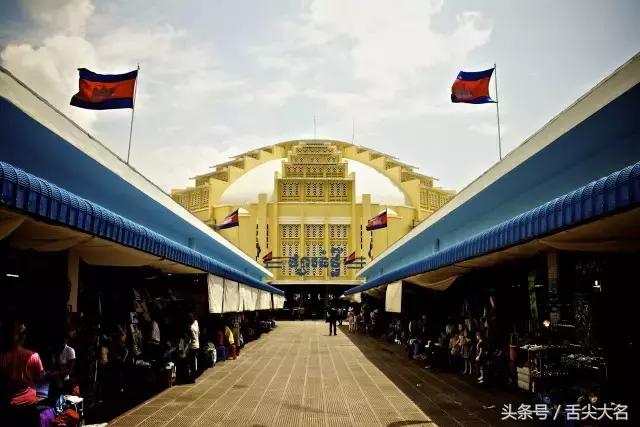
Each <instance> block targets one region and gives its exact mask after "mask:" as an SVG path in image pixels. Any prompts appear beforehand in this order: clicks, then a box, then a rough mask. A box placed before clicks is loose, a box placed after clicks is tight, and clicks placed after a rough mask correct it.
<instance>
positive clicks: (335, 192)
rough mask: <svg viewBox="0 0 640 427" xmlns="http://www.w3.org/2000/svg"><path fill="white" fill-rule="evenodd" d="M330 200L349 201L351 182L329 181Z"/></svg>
mask: <svg viewBox="0 0 640 427" xmlns="http://www.w3.org/2000/svg"><path fill="white" fill-rule="evenodd" d="M329 201H330V202H347V201H349V184H348V183H347V182H344V181H339V182H330V183H329Z"/></svg>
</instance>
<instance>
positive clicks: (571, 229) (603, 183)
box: [345, 162, 640, 295]
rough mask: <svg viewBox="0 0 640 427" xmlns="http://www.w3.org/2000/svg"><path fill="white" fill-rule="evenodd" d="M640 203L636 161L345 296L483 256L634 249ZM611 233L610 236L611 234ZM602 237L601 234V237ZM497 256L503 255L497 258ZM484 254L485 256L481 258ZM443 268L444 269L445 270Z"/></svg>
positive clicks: (462, 266)
mask: <svg viewBox="0 0 640 427" xmlns="http://www.w3.org/2000/svg"><path fill="white" fill-rule="evenodd" d="M638 207H640V162H638V163H635V164H633V165H630V166H627V167H626V168H624V169H621V170H619V171H617V172H614V173H612V174H610V175H608V176H605V177H603V178H600V179H598V180H596V181H593V182H591V183H589V184H587V185H585V186H583V187H580V188H578V189H576V190H574V191H572V192H570V193H567V194H565V195H563V196H560V197H557V198H555V199H553V200H551V201H549V202H547V203H545V204H543V205H541V206H538V207H537V208H535V209H531V210H529V211H527V212H524V213H522V214H520V215H518V216H516V217H514V218H512V219H510V220H508V221H505V222H503V223H500V224H498V225H496V226H494V227H491V228H489V229H488V230H486V231H484V232H482V233H479V234H477V235H475V236H472V237H470V238H468V239H465V240H463V241H461V242H459V243H457V244H455V245H453V246H451V247H448V248H446V249H444V250H441V251H439V252H436V253H434V254H432V255H429V256H427V257H425V258H422V259H419V260H417V261H415V262H412V263H410V264H408V265H406V266H403V267H401V268H398V269H395V270H392V271H389V272H388V273H385V274H383V275H381V276H379V277H376V278H375V279H373V280H370V281H368V282H367V283H365V284H363V285H360V286H356V287H354V288H351V289H349V290H347V291H346V292H345V295H350V294H355V293H358V292H363V291H367V290H370V289H373V288H376V287H379V286H383V285H386V284H387V283H391V282H394V281H397V280H401V279H407V278H412V279H408V280H409V281H413V280H415V279H417V280H420V276H422V278H423V279H424V278H425V276H427V275H429V274H430V273H431V272H433V273H434V274H437V275H439V277H438V279H432V280H433V282H434V283H440V284H444V285H446V286H449V285H450V284H451V283H448V282H446V281H445V280H446V279H447V277H445V276H448V277H449V278H451V277H454V276H457V275H458V274H460V273H462V272H463V271H465V270H468V269H469V268H473V267H479V266H480V264H479V260H480V259H482V262H483V264H482V265H486V264H485V263H486V262H487V260H489V261H491V259H492V258H494V259H504V256H518V255H520V256H522V255H526V254H531V253H535V251H537V250H539V247H540V246H542V247H547V248H548V247H552V248H571V249H573V250H576V249H580V248H582V250H589V249H590V248H591V249H592V248H593V247H605V248H606V247H607V245H608V246H613V247H617V248H618V249H619V250H637V249H638V240H637V239H636V238H635V234H638V230H637V229H638V227H634V226H631V225H634V224H637V220H638V218H637V217H638V215H637V213H638V209H637V208H638ZM614 237H615V238H614ZM603 239H605V240H604V241H603ZM501 256H502V258H500V257H501ZM480 257H484V258H480ZM445 269H446V270H445Z"/></svg>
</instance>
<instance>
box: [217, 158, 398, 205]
mask: <svg viewBox="0 0 640 427" xmlns="http://www.w3.org/2000/svg"><path fill="white" fill-rule="evenodd" d="M283 161H284V159H276V160H269V161H267V162H265V163H263V164H261V165H258V166H256V167H255V168H253V169H250V170H249V171H247V172H246V173H245V174H244V175H242V176H240V177H239V178H238V179H237V180H236V181H235V182H233V183H232V184H231V185H229V187H228V188H227V189H226V190H225V191H224V193H222V196H221V197H220V204H229V205H244V204H249V203H257V202H258V194H259V193H266V194H267V199H268V200H270V201H272V200H273V186H274V179H275V178H274V175H275V172H276V171H277V172H281V171H282V162H283ZM345 161H346V162H347V163H348V171H349V173H351V172H355V179H356V203H360V202H361V201H362V195H363V194H371V201H372V202H373V203H379V204H383V205H395V206H397V205H401V206H408V205H409V204H410V203H409V202H408V200H407V199H406V197H405V194H404V192H403V191H402V190H401V189H400V188H399V187H398V186H397V185H396V184H395V183H394V182H393V181H391V180H390V179H389V178H387V177H386V176H384V175H383V174H381V173H380V172H378V171H377V170H375V169H374V168H372V167H371V166H368V165H366V164H364V163H361V162H358V161H356V160H350V159H347V160H345Z"/></svg>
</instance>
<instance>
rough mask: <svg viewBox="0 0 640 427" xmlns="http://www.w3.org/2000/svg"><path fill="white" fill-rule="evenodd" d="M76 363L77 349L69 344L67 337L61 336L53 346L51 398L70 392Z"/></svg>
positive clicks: (49, 374)
mask: <svg viewBox="0 0 640 427" xmlns="http://www.w3.org/2000/svg"><path fill="white" fill-rule="evenodd" d="M75 363H76V351H75V350H74V349H73V348H72V347H70V346H69V345H67V338H66V337H64V338H61V339H59V340H58V342H57V343H56V344H55V345H54V346H53V354H52V363H51V370H50V371H49V372H48V373H47V379H48V380H49V382H50V384H49V399H50V400H52V401H55V400H56V399H57V398H58V397H59V396H60V395H61V394H64V393H69V392H70V380H71V375H72V373H73V368H74V366H75Z"/></svg>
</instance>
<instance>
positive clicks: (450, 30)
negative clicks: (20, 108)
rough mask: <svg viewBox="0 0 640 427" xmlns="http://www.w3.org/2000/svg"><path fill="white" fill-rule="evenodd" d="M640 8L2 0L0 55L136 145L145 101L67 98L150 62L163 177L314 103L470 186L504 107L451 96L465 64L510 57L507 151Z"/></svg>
mask: <svg viewBox="0 0 640 427" xmlns="http://www.w3.org/2000/svg"><path fill="white" fill-rule="evenodd" d="M639 21H640V2H638V1H633V0H628V1H578V0H572V1H562V2H558V1H547V0H541V1H535V2H525V1H508V0H505V1H484V2H478V1H455V2H448V1H440V0H436V1H424V0H419V1H397V2H388V1H381V0H370V1H364V0H363V1H345V0H342V1H339V0H335V1H334V0H324V1H321V0H315V1H300V0H299V1H270V2H263V1H233V2H223V1H204V0H201V1H180V2H175V1H147V2H145V1H100V2H98V1H93V2H92V1H91V0H43V1H34V0H32V1H25V2H21V1H16V0H9V1H7V0H4V1H2V2H1V4H0V60H1V62H2V64H3V66H5V67H6V68H8V69H9V70H10V71H12V72H13V73H14V74H16V75H17V76H18V77H19V78H21V79H22V80H24V81H25V82H26V83H27V84H29V85H30V86H31V87H33V88H34V89H35V90H37V91H38V92H39V93H41V94H42V95H43V96H44V97H45V98H47V99H49V100H50V102H52V103H53V104H54V105H56V106H57V107H59V108H61V109H62V110H63V111H65V113H67V114H69V115H70V116H71V117H72V118H73V119H74V120H76V121H77V122H78V123H80V124H81V125H82V126H83V127H85V128H86V129H87V130H89V131H90V132H91V133H92V134H93V135H95V136H97V137H98V138H99V139H100V140H101V141H102V142H103V143H105V144H106V145H108V146H109V147H111V148H112V149H113V150H114V151H115V152H116V153H118V154H119V155H121V156H123V157H124V156H126V149H127V140H128V132H129V118H130V112H129V111H101V112H94V111H85V110H80V109H76V108H72V107H70V106H68V102H69V98H70V97H71V95H73V93H75V91H76V89H77V72H76V68H78V67H87V68H91V69H92V70H94V71H96V72H102V73H117V72H125V71H128V70H131V69H133V68H135V66H136V64H137V63H138V62H139V63H140V66H141V71H140V79H139V89H138V94H139V98H138V104H137V109H136V122H135V127H134V141H133V148H132V155H131V157H132V164H133V165H134V166H135V167H136V168H138V169H139V170H140V171H141V172H143V173H144V174H145V175H147V176H149V177H150V178H151V179H152V180H154V181H156V182H157V183H158V184H160V185H161V186H162V187H163V188H165V189H166V190H169V189H170V188H172V187H182V186H185V185H186V184H187V183H188V178H189V177H191V176H193V175H195V174H197V173H203V172H205V171H206V170H207V168H208V167H209V166H210V165H212V164H215V163H217V162H221V161H224V160H225V159H226V158H227V157H229V156H231V155H234V154H239V153H241V152H243V151H246V150H249V149H251V148H254V147H258V146H263V145H268V144H272V143H275V142H278V141H284V140H288V139H295V138H309V137H312V136H313V117H314V115H315V116H316V117H317V123H318V126H317V128H318V131H317V134H318V137H322V138H330V139H342V140H347V141H349V140H351V134H352V123H353V122H355V143H357V144H361V145H365V146H368V147H371V148H374V149H377V150H380V151H383V152H387V153H389V154H392V155H394V156H397V157H398V158H399V159H401V160H403V161H405V162H407V163H410V164H413V165H415V166H418V167H420V171H421V172H423V173H425V174H428V175H433V176H437V177H439V178H440V183H441V184H442V185H444V186H445V187H448V188H455V189H460V188H462V187H463V186H465V185H466V184H468V183H469V182H470V181H471V180H473V179H474V178H475V177H477V176H478V175H480V174H481V173H482V172H483V171H484V170H486V169H487V168H488V167H489V166H491V165H492V164H493V163H494V162H495V161H496V160H497V155H498V153H497V140H496V123H495V120H496V118H495V108H494V107H493V106H492V105H480V106H472V105H453V104H451V103H450V102H449V90H450V87H451V83H452V80H453V79H454V78H455V76H456V74H457V72H458V71H459V70H461V69H463V70H467V71H474V70H480V69H485V68H489V67H490V66H491V65H492V64H493V63H494V62H496V63H497V64H498V83H499V91H500V101H501V102H500V110H501V122H502V125H503V151H504V152H508V151H510V150H512V149H513V148H515V147H516V146H517V145H519V144H520V143H521V142H522V141H523V140H524V139H525V138H526V137H527V136H529V135H531V134H532V133H533V132H535V131H536V130H537V129H539V128H540V127H541V126H542V125H544V124H545V123H546V122H547V121H548V120H550V119H551V118H552V117H553V116H554V115H556V114H557V113H558V112H560V111H561V110H562V109H563V108H565V107H567V106H568V105H570V104H571V103H572V102H573V101H575V100H576V99H577V98H578V97H579V96H580V95H582V94H583V93H584V92H586V91H587V90H588V89H590V88H591V87H592V86H593V85H595V84H596V83H598V81H600V80H601V79H602V78H604V77H606V76H607V75H608V74H609V73H611V72H612V71H613V70H614V69H615V68H617V67H618V66H620V65H621V64H623V63H624V62H625V61H626V60H628V59H629V58H630V57H631V56H633V55H634V54H636V53H637V52H638V50H639V46H640V30H639V29H638V25H637V22H639ZM492 90H493V88H492Z"/></svg>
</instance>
